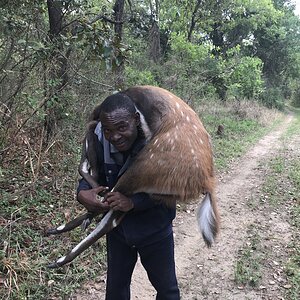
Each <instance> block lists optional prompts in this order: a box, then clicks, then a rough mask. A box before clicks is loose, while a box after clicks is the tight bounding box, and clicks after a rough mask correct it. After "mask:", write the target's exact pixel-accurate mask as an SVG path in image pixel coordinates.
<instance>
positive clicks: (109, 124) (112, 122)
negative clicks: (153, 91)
mask: <svg viewBox="0 0 300 300" xmlns="http://www.w3.org/2000/svg"><path fill="white" fill-rule="evenodd" d="M100 121H101V124H102V129H103V133H104V136H105V138H106V139H107V140H108V141H109V142H110V143H111V144H113V145H114V146H115V148H116V149H117V150H118V151H120V152H125V151H127V150H129V149H130V148H131V146H132V145H133V143H134V142H135V140H136V138H137V135H138V130H137V126H138V125H139V122H140V118H139V114H138V113H136V114H135V115H131V114H130V113H129V112H128V111H127V110H126V109H121V108H119V109H116V110H114V111H113V112H110V113H101V114H100Z"/></svg>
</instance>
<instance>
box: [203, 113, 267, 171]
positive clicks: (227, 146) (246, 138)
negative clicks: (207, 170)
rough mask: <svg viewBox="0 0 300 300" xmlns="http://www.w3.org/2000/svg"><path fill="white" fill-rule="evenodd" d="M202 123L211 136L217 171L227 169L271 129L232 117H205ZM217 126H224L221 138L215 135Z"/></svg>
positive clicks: (252, 121)
mask: <svg viewBox="0 0 300 300" xmlns="http://www.w3.org/2000/svg"><path fill="white" fill-rule="evenodd" d="M203 123H204V124H205V126H206V128H207V130H208V131H209V133H210V134H211V136H212V141H213V147H214V156H215V165H216V169H217V170H219V171H222V170H225V169H226V168H228V166H229V165H230V163H231V162H232V161H234V160H235V159H237V158H239V157H241V156H242V155H243V154H244V153H245V152H246V151H247V150H248V149H249V148H250V147H251V145H253V144H255V142H257V141H258V140H259V139H260V138H261V137H262V136H263V135H265V134H266V133H267V132H268V131H270V130H271V128H272V126H268V127H264V126H262V125H261V124H260V122H259V121H256V120H251V119H250V120H249V119H240V118H237V117H236V116H234V115H225V116H205V117H204V118H203ZM219 124H222V125H223V126H224V135H223V136H221V137H220V136H218V135H217V134H216V131H217V126H218V125H219ZM272 125H273V124H272Z"/></svg>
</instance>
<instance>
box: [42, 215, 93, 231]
mask: <svg viewBox="0 0 300 300" xmlns="http://www.w3.org/2000/svg"><path fill="white" fill-rule="evenodd" d="M94 216H95V215H94V214H93V213H91V212H87V213H85V214H84V215H81V216H79V217H77V218H75V219H74V220H72V221H70V222H69V223H67V224H63V225H60V226H58V227H56V228H51V229H48V230H47V231H46V235H51V234H60V233H63V232H68V231H71V230H73V229H74V228H76V227H78V226H80V225H82V224H83V223H85V222H86V221H87V220H89V223H90V222H91V220H92V218H93V217H94ZM85 227H87V226H85ZM84 229H85V228H84Z"/></svg>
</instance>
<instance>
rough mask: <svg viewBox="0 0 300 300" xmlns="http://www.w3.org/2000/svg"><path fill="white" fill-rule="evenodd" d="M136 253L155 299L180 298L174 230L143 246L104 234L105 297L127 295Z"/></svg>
mask: <svg viewBox="0 0 300 300" xmlns="http://www.w3.org/2000/svg"><path fill="white" fill-rule="evenodd" d="M138 254H139V255H140V258H141V263H142V265H143V266H144V268H145V270H146V272H147V274H148V278H149V280H150V282H151V284H152V285H153V287H154V288H155V289H156V291H157V296H156V299H157V300H179V299H180V295H179V289H178V285H177V279H176V274H175V261H174V239H173V233H171V234H170V235H169V236H167V237H166V238H164V239H163V240H161V241H158V242H155V243H153V244H150V245H147V246H144V247H138V246H132V245H128V244H127V243H126V241H125V240H123V239H121V238H120V237H119V236H116V235H114V234H113V233H111V234H107V263H108V269H107V283H106V298H105V299H106V300H128V299H130V283H131V277H132V273H133V269H134V267H135V264H136V262H137V257H138ZM142 288H143V287H142V286H141V289H142Z"/></svg>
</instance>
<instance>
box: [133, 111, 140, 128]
mask: <svg viewBox="0 0 300 300" xmlns="http://www.w3.org/2000/svg"><path fill="white" fill-rule="evenodd" d="M134 119H135V122H136V126H139V125H140V124H141V117H140V113H139V112H136V113H135V115H134Z"/></svg>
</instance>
